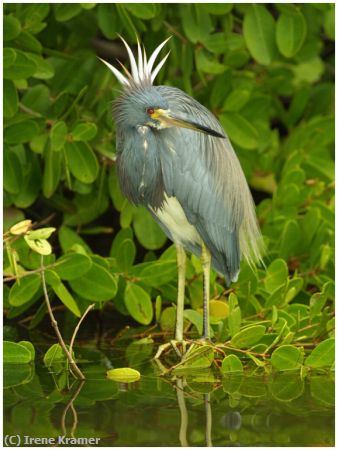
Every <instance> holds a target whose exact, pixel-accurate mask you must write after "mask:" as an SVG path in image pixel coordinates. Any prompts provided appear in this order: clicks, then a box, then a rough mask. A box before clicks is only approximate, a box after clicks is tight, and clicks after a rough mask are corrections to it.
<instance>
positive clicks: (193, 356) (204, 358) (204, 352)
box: [174, 345, 214, 373]
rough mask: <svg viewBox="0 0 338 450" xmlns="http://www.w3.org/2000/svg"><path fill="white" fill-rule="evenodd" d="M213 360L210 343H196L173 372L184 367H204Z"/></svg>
mask: <svg viewBox="0 0 338 450" xmlns="http://www.w3.org/2000/svg"><path fill="white" fill-rule="evenodd" d="M213 361H214V350H213V348H212V347H211V346H210V345H198V346H196V347H192V348H191V349H190V350H189V351H188V352H187V353H186V354H185V355H184V358H183V359H182V361H181V363H180V364H178V365H177V366H176V367H175V369H174V373H177V372H179V370H183V369H184V370H186V369H206V368H208V367H210V366H211V364H212V363H213Z"/></svg>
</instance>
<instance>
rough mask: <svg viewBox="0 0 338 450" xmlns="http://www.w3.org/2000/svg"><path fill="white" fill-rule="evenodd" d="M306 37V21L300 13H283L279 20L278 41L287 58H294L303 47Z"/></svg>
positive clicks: (280, 49)
mask: <svg viewBox="0 0 338 450" xmlns="http://www.w3.org/2000/svg"><path fill="white" fill-rule="evenodd" d="M305 37H306V21H305V19H304V16H303V14H302V13H301V12H300V11H297V13H294V14H284V13H282V14H281V15H280V16H279V17H278V20H277V28H276V40H277V45H278V48H279V51H280V52H281V54H282V55H283V56H285V57H286V58H292V57H293V56H295V54H296V53H297V52H298V51H299V50H300V48H301V47H302V45H303V43H304V40H305Z"/></svg>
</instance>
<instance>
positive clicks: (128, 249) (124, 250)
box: [116, 239, 136, 271]
mask: <svg viewBox="0 0 338 450" xmlns="http://www.w3.org/2000/svg"><path fill="white" fill-rule="evenodd" d="M135 256H136V247H135V244H134V242H133V241H132V240H131V239H124V240H123V241H122V242H121V244H120V245H119V246H118V248H117V251H116V262H117V264H118V266H119V268H120V269H121V270H123V271H128V269H129V268H130V267H131V266H132V265H133V262H134V259H135Z"/></svg>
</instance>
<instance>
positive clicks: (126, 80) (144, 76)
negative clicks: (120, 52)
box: [99, 36, 170, 87]
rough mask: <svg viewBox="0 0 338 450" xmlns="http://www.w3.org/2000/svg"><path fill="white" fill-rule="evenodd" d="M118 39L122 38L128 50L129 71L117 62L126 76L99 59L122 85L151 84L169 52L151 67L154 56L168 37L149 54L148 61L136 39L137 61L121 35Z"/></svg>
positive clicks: (153, 62) (154, 59) (156, 55)
mask: <svg viewBox="0 0 338 450" xmlns="http://www.w3.org/2000/svg"><path fill="white" fill-rule="evenodd" d="M120 39H121V40H122V42H123V44H124V46H125V47H126V50H127V52H128V56H129V62H130V69H131V73H130V72H129V71H128V69H126V67H125V66H124V65H123V64H122V63H120V62H119V61H118V62H119V64H120V65H121V67H122V69H123V71H124V72H125V74H126V75H127V76H125V75H123V74H122V73H121V72H120V71H118V70H117V69H116V68H115V67H114V66H112V65H111V64H109V63H108V62H107V61H104V60H103V59H101V58H99V59H100V60H101V61H102V62H103V63H104V64H105V65H106V66H107V67H108V68H109V70H111V72H113V74H114V75H115V76H116V78H117V80H118V81H119V82H120V83H121V84H122V85H123V86H126V87H131V86H132V85H140V86H142V85H146V84H152V83H153V82H154V80H155V78H156V76H157V75H158V73H159V71H160V70H161V68H162V67H163V65H164V63H165V62H166V60H167V58H168V56H169V54H170V52H169V53H168V54H167V55H166V56H165V57H164V58H163V59H162V60H161V61H160V62H159V63H158V64H157V66H156V67H155V68H154V69H153V66H154V64H155V61H156V58H157V57H158V55H159V53H160V51H161V50H162V48H163V47H164V46H165V44H166V43H167V42H168V41H169V39H170V37H169V38H168V39H166V40H165V41H164V42H162V43H161V44H160V45H159V46H158V47H157V48H156V49H155V50H154V52H153V53H152V54H151V56H150V58H149V61H148V60H147V56H146V52H145V49H144V47H143V52H142V47H141V44H140V42H139V40H138V39H137V56H138V61H136V59H135V56H134V55H133V52H132V51H131V48H130V47H129V45H128V44H127V42H126V41H125V40H124V39H123V37H122V36H120Z"/></svg>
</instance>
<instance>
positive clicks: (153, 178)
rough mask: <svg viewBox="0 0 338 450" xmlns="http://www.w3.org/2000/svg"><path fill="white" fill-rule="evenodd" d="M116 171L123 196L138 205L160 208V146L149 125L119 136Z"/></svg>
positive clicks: (161, 200)
mask: <svg viewBox="0 0 338 450" xmlns="http://www.w3.org/2000/svg"><path fill="white" fill-rule="evenodd" d="M117 148H118V156H117V170H118V176H119V180H120V185H121V189H122V191H123V193H124V195H125V196H126V197H127V198H128V199H129V200H130V201H131V202H132V203H134V204H136V205H144V206H147V207H148V206H150V207H153V208H158V207H159V206H161V204H162V203H163V197H164V186H163V178H162V169H161V161H160V155H159V149H158V143H157V139H156V136H155V134H154V132H153V131H152V130H151V129H150V128H149V127H147V126H139V127H136V128H131V129H129V130H118V133H117Z"/></svg>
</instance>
